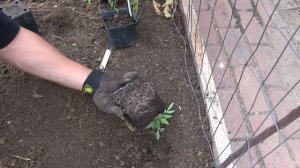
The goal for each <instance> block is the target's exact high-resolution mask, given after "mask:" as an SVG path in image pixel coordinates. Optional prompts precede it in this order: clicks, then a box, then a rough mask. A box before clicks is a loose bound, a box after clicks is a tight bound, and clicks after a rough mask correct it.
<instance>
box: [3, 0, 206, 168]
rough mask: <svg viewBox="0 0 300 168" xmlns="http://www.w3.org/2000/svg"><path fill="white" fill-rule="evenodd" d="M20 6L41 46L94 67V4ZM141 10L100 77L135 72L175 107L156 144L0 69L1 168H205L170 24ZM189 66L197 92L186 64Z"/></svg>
mask: <svg viewBox="0 0 300 168" xmlns="http://www.w3.org/2000/svg"><path fill="white" fill-rule="evenodd" d="M3 2H4V3H5V2H6V1H3ZM25 3H26V4H27V5H28V6H29V7H30V8H31V9H32V11H33V13H34V16H35V18H36V20H37V22H38V23H39V24H40V26H41V28H42V29H43V31H44V38H45V39H46V40H47V41H49V42H50V43H51V44H52V45H53V46H55V47H57V48H58V49H59V50H60V51H62V52H63V53H64V54H66V55H67V56H68V57H69V58H71V59H73V60H75V61H77V62H80V63H81V64H83V65H85V66H88V67H90V68H96V67H98V66H99V64H100V63H99V61H101V58H102V56H103V55H104V52H105V50H106V48H107V47H108V46H107V42H106V38H105V37H106V35H105V29H104V26H103V23H102V22H101V19H100V13H99V11H98V6H99V4H97V2H96V1H92V4H91V5H90V6H87V5H86V4H85V3H83V2H82V1H73V0H53V1H46V0H27V1H25ZM140 4H141V6H140V11H141V12H140V14H141V16H140V18H141V22H140V24H139V25H138V28H137V32H138V40H137V44H136V45H135V46H134V47H131V48H126V49H120V50H116V51H113V53H112V56H111V58H110V61H109V63H108V69H107V71H111V72H112V71H133V70H135V71H138V72H139V73H140V74H141V75H142V76H143V77H144V78H145V80H147V81H149V82H150V84H151V86H153V87H154V89H155V90H156V91H157V92H158V93H159V95H160V96H161V97H162V99H163V100H164V102H166V103H171V102H174V103H175V110H176V113H175V114H174V117H173V119H172V121H171V124H170V125H169V126H168V127H167V128H166V130H165V132H164V133H163V134H162V135H161V139H160V140H159V141H156V140H155V138H154V136H153V135H152V134H150V133H148V132H130V131H129V129H128V128H127V127H126V124H125V123H123V122H122V121H120V120H119V119H118V118H117V117H114V116H111V115H107V114H104V113H102V112H100V111H98V110H97V109H96V107H95V106H94V105H93V103H92V99H91V97H89V96H87V95H84V94H82V93H80V92H78V91H74V90H71V89H68V88H65V87H62V86H59V85H56V84H53V83H51V82H48V81H44V80H41V79H38V78H36V77H33V76H31V75H28V74H26V73H24V72H21V71H18V70H16V69H14V68H13V67H11V66H8V65H0V96H1V97H0V167H1V168H54V167H55V168H93V167H101V168H109V167H115V168H118V167H128V168H133V167H135V168H150V167H153V168H165V167H170V168H176V167H178V168H194V167H211V164H212V163H211V155H210V152H209V149H208V143H207V142H206V141H205V138H204V135H203V134H202V132H201V129H200V122H199V119H198V117H199V112H198V109H197V104H196V103H195V99H194V97H193V94H192V92H191V86H190V85H189V84H188V81H187V78H186V72H185V69H184V62H183V58H182V53H183V48H184V46H183V42H182V41H181V39H180V37H179V36H178V35H177V34H176V32H175V30H174V27H173V23H172V22H171V21H170V20H169V19H165V18H162V17H159V16H156V15H155V13H154V12H153V9H152V6H151V5H152V3H151V2H150V1H141V2H140ZM33 47H34V46H33ZM188 67H189V70H190V72H191V73H192V79H193V81H192V83H193V84H194V87H195V88H197V91H198V92H199V87H198V86H197V85H198V84H197V79H196V74H195V73H194V72H195V71H194V69H193V64H192V59H191V57H189V58H188ZM198 98H199V99H200V98H201V95H200V94H198ZM202 108H203V107H202ZM203 109H204V108H203ZM204 127H205V128H206V130H207V131H209V130H208V129H209V126H208V125H204Z"/></svg>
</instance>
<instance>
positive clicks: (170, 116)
mask: <svg viewBox="0 0 300 168" xmlns="http://www.w3.org/2000/svg"><path fill="white" fill-rule="evenodd" d="M162 117H163V118H165V119H169V118H172V115H169V114H163V115H162Z"/></svg>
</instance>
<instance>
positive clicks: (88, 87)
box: [82, 69, 104, 95]
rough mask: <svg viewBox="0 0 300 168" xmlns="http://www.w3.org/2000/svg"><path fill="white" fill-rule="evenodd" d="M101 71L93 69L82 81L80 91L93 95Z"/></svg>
mask: <svg viewBox="0 0 300 168" xmlns="http://www.w3.org/2000/svg"><path fill="white" fill-rule="evenodd" d="M103 73H104V72H102V71H100V70H97V69H94V70H93V71H92V72H91V73H90V74H89V76H88V77H87V78H86V80H85V81H84V83H83V86H82V91H83V92H84V93H85V94H88V95H94V94H95V92H96V91H97V89H98V87H99V85H100V81H101V77H102V74H103Z"/></svg>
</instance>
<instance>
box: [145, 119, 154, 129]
mask: <svg viewBox="0 0 300 168" xmlns="http://www.w3.org/2000/svg"><path fill="white" fill-rule="evenodd" d="M146 128H147V129H151V128H155V121H151V122H150V123H149V124H148V125H147V127H146Z"/></svg>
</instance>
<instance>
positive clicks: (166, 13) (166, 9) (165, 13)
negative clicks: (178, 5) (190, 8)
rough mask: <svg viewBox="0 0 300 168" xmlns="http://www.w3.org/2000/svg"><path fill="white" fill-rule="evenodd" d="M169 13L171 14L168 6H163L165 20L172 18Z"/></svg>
mask: <svg viewBox="0 0 300 168" xmlns="http://www.w3.org/2000/svg"><path fill="white" fill-rule="evenodd" d="M170 12H171V8H170V6H169V5H167V6H165V9H164V15H165V17H167V18H170V17H172V14H171V13H170Z"/></svg>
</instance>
